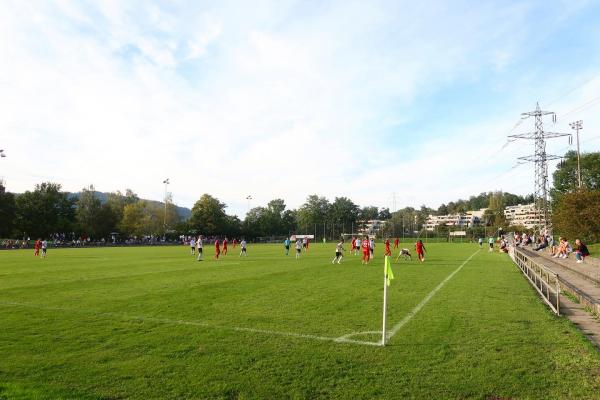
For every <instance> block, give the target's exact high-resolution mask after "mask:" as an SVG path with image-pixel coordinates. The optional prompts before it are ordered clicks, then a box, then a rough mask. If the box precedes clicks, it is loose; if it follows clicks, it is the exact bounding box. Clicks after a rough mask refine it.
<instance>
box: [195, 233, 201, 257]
mask: <svg viewBox="0 0 600 400" xmlns="http://www.w3.org/2000/svg"><path fill="white" fill-rule="evenodd" d="M196 248H197V249H198V258H197V260H198V261H202V235H200V236H198V240H196Z"/></svg>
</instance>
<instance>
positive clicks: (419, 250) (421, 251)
mask: <svg viewBox="0 0 600 400" xmlns="http://www.w3.org/2000/svg"><path fill="white" fill-rule="evenodd" d="M415 250H416V251H417V256H418V257H419V261H421V262H424V261H425V245H424V244H423V241H422V240H421V239H419V240H418V241H417V243H415Z"/></svg>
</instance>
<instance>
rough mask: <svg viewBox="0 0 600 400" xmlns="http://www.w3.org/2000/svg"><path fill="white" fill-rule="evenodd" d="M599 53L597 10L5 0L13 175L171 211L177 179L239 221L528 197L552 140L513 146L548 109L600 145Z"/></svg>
mask: <svg viewBox="0 0 600 400" xmlns="http://www.w3.org/2000/svg"><path fill="white" fill-rule="evenodd" d="M480 3H481V4H480ZM599 39H600V2H592V1H589V2H588V1H518V2H507V1H498V2H493V1H490V2H471V1H454V2H450V1H428V2H423V3H422V4H417V2H412V1H393V2H385V1H381V2H377V1H373V2H364V1H361V2H359V1H356V2H353V1H339V2H336V1H331V2H323V1H318V2H317V1H303V2H298V1H258V2H234V1H215V2H197V1H193V2H192V1H190V2H186V1H174V2H149V1H140V2H137V1H67V0H63V1H39V2H20V1H4V2H1V3H0V105H1V106H2V109H3V111H2V113H0V147H2V148H4V149H5V150H6V153H7V154H8V157H7V158H5V159H3V160H2V163H1V164H0V176H2V177H3V178H4V179H5V181H6V184H7V186H8V188H9V190H12V191H17V192H20V191H24V190H28V189H31V188H32V187H33V185H34V184H35V183H39V182H41V181H44V180H51V181H56V182H59V183H62V184H63V186H64V188H65V189H66V190H70V191H77V190H80V189H81V188H82V187H84V186H86V185H89V184H94V185H95V186H96V188H97V189H98V190H102V191H114V190H124V189H126V188H131V189H133V190H134V191H135V192H137V193H138V194H139V195H140V196H142V197H147V198H153V199H160V198H161V197H162V195H163V194H162V192H163V190H164V188H163V185H162V183H161V182H162V180H163V179H164V178H166V177H169V178H170V180H171V182H172V184H171V185H170V187H169V190H170V191H171V192H172V193H173V197H174V200H175V202H177V203H178V204H179V205H183V206H188V207H189V206H192V205H193V203H194V202H195V200H197V199H198V198H199V197H200V195H201V194H202V193H211V194H213V195H215V196H217V197H219V198H220V199H221V200H222V201H224V202H225V203H227V204H228V206H229V212H231V213H235V214H238V215H240V216H243V215H244V213H245V211H246V208H247V202H246V200H245V198H246V196H248V195H249V194H250V195H252V197H253V200H252V204H251V205H252V206H256V205H263V204H265V203H266V202H268V201H269V200H270V199H272V198H276V197H282V198H284V199H285V200H286V202H287V204H288V205H289V206H290V207H298V206H299V205H301V204H302V202H303V201H304V199H305V198H306V196H308V195H309V194H313V193H317V194H320V195H324V196H327V197H329V198H330V199H333V198H334V197H335V196H348V197H350V198H352V199H353V200H355V201H356V202H358V203H359V204H361V205H376V206H380V207H386V206H388V207H389V206H391V205H392V204H391V198H392V196H391V194H392V193H393V192H396V193H397V203H396V204H397V206H398V207H403V206H407V205H410V206H419V205H421V204H427V205H429V206H434V207H437V206H438V205H439V204H441V203H443V202H448V201H451V200H455V199H457V198H460V197H467V196H469V195H472V194H477V193H480V192H483V191H490V190H505V191H510V192H516V193H520V194H527V193H530V192H532V187H531V186H532V182H533V169H532V167H531V166H528V165H522V166H519V167H517V168H512V167H513V166H514V165H515V164H516V159H517V157H519V156H522V155H526V154H529V153H531V152H532V151H533V145H532V143H529V142H515V143H510V144H509V145H508V146H506V147H504V144H505V143H506V136H507V135H508V134H509V133H519V132H523V131H528V130H531V129H533V121H522V122H521V123H520V125H519V126H517V128H516V129H514V130H512V128H513V127H514V126H515V124H516V123H519V121H520V113H521V112H524V111H529V110H532V109H533V108H535V104H536V102H537V101H539V102H540V104H541V105H542V107H543V108H544V109H548V110H552V111H556V112H557V114H558V117H559V119H558V122H557V124H556V125H555V126H553V125H552V124H551V122H550V120H548V125H547V128H548V129H549V130H553V131H564V132H567V131H570V128H569V126H568V123H569V122H570V121H573V120H577V119H582V120H584V130H583V132H582V149H583V150H585V151H598V150H599V149H600V139H599V135H600V132H599V131H600V129H598V127H599V125H600V117H599V115H600V100H597V99H598V96H600V40H599ZM582 106H583V107H582ZM569 148H572V147H569V146H568V143H567V140H566V139H556V140H554V141H553V142H552V143H549V145H548V150H549V152H554V153H557V154H563V153H564V152H565V151H566V150H568V149H569ZM550 169H551V170H552V169H553V166H552V165H551V168H550Z"/></svg>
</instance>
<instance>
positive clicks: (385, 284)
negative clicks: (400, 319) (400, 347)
mask: <svg viewBox="0 0 600 400" xmlns="http://www.w3.org/2000/svg"><path fill="white" fill-rule="evenodd" d="M387 259H388V256H385V259H384V262H383V328H382V331H381V345H382V346H385V340H386V338H385V331H386V323H387V287H388V268H387V265H388V262H387Z"/></svg>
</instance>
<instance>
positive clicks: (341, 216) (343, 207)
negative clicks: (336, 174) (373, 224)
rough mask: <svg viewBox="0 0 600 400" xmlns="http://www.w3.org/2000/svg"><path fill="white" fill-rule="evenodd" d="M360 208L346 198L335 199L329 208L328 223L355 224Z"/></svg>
mask: <svg viewBox="0 0 600 400" xmlns="http://www.w3.org/2000/svg"><path fill="white" fill-rule="evenodd" d="M359 212H360V208H359V207H358V206H357V205H356V204H354V203H353V202H352V200H350V199H349V198H347V197H336V198H335V200H334V201H333V203H331V206H330V207H329V215H328V218H327V219H328V221H329V222H332V223H334V224H347V225H351V224H355V223H356V220H357V219H358V215H359Z"/></svg>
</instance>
